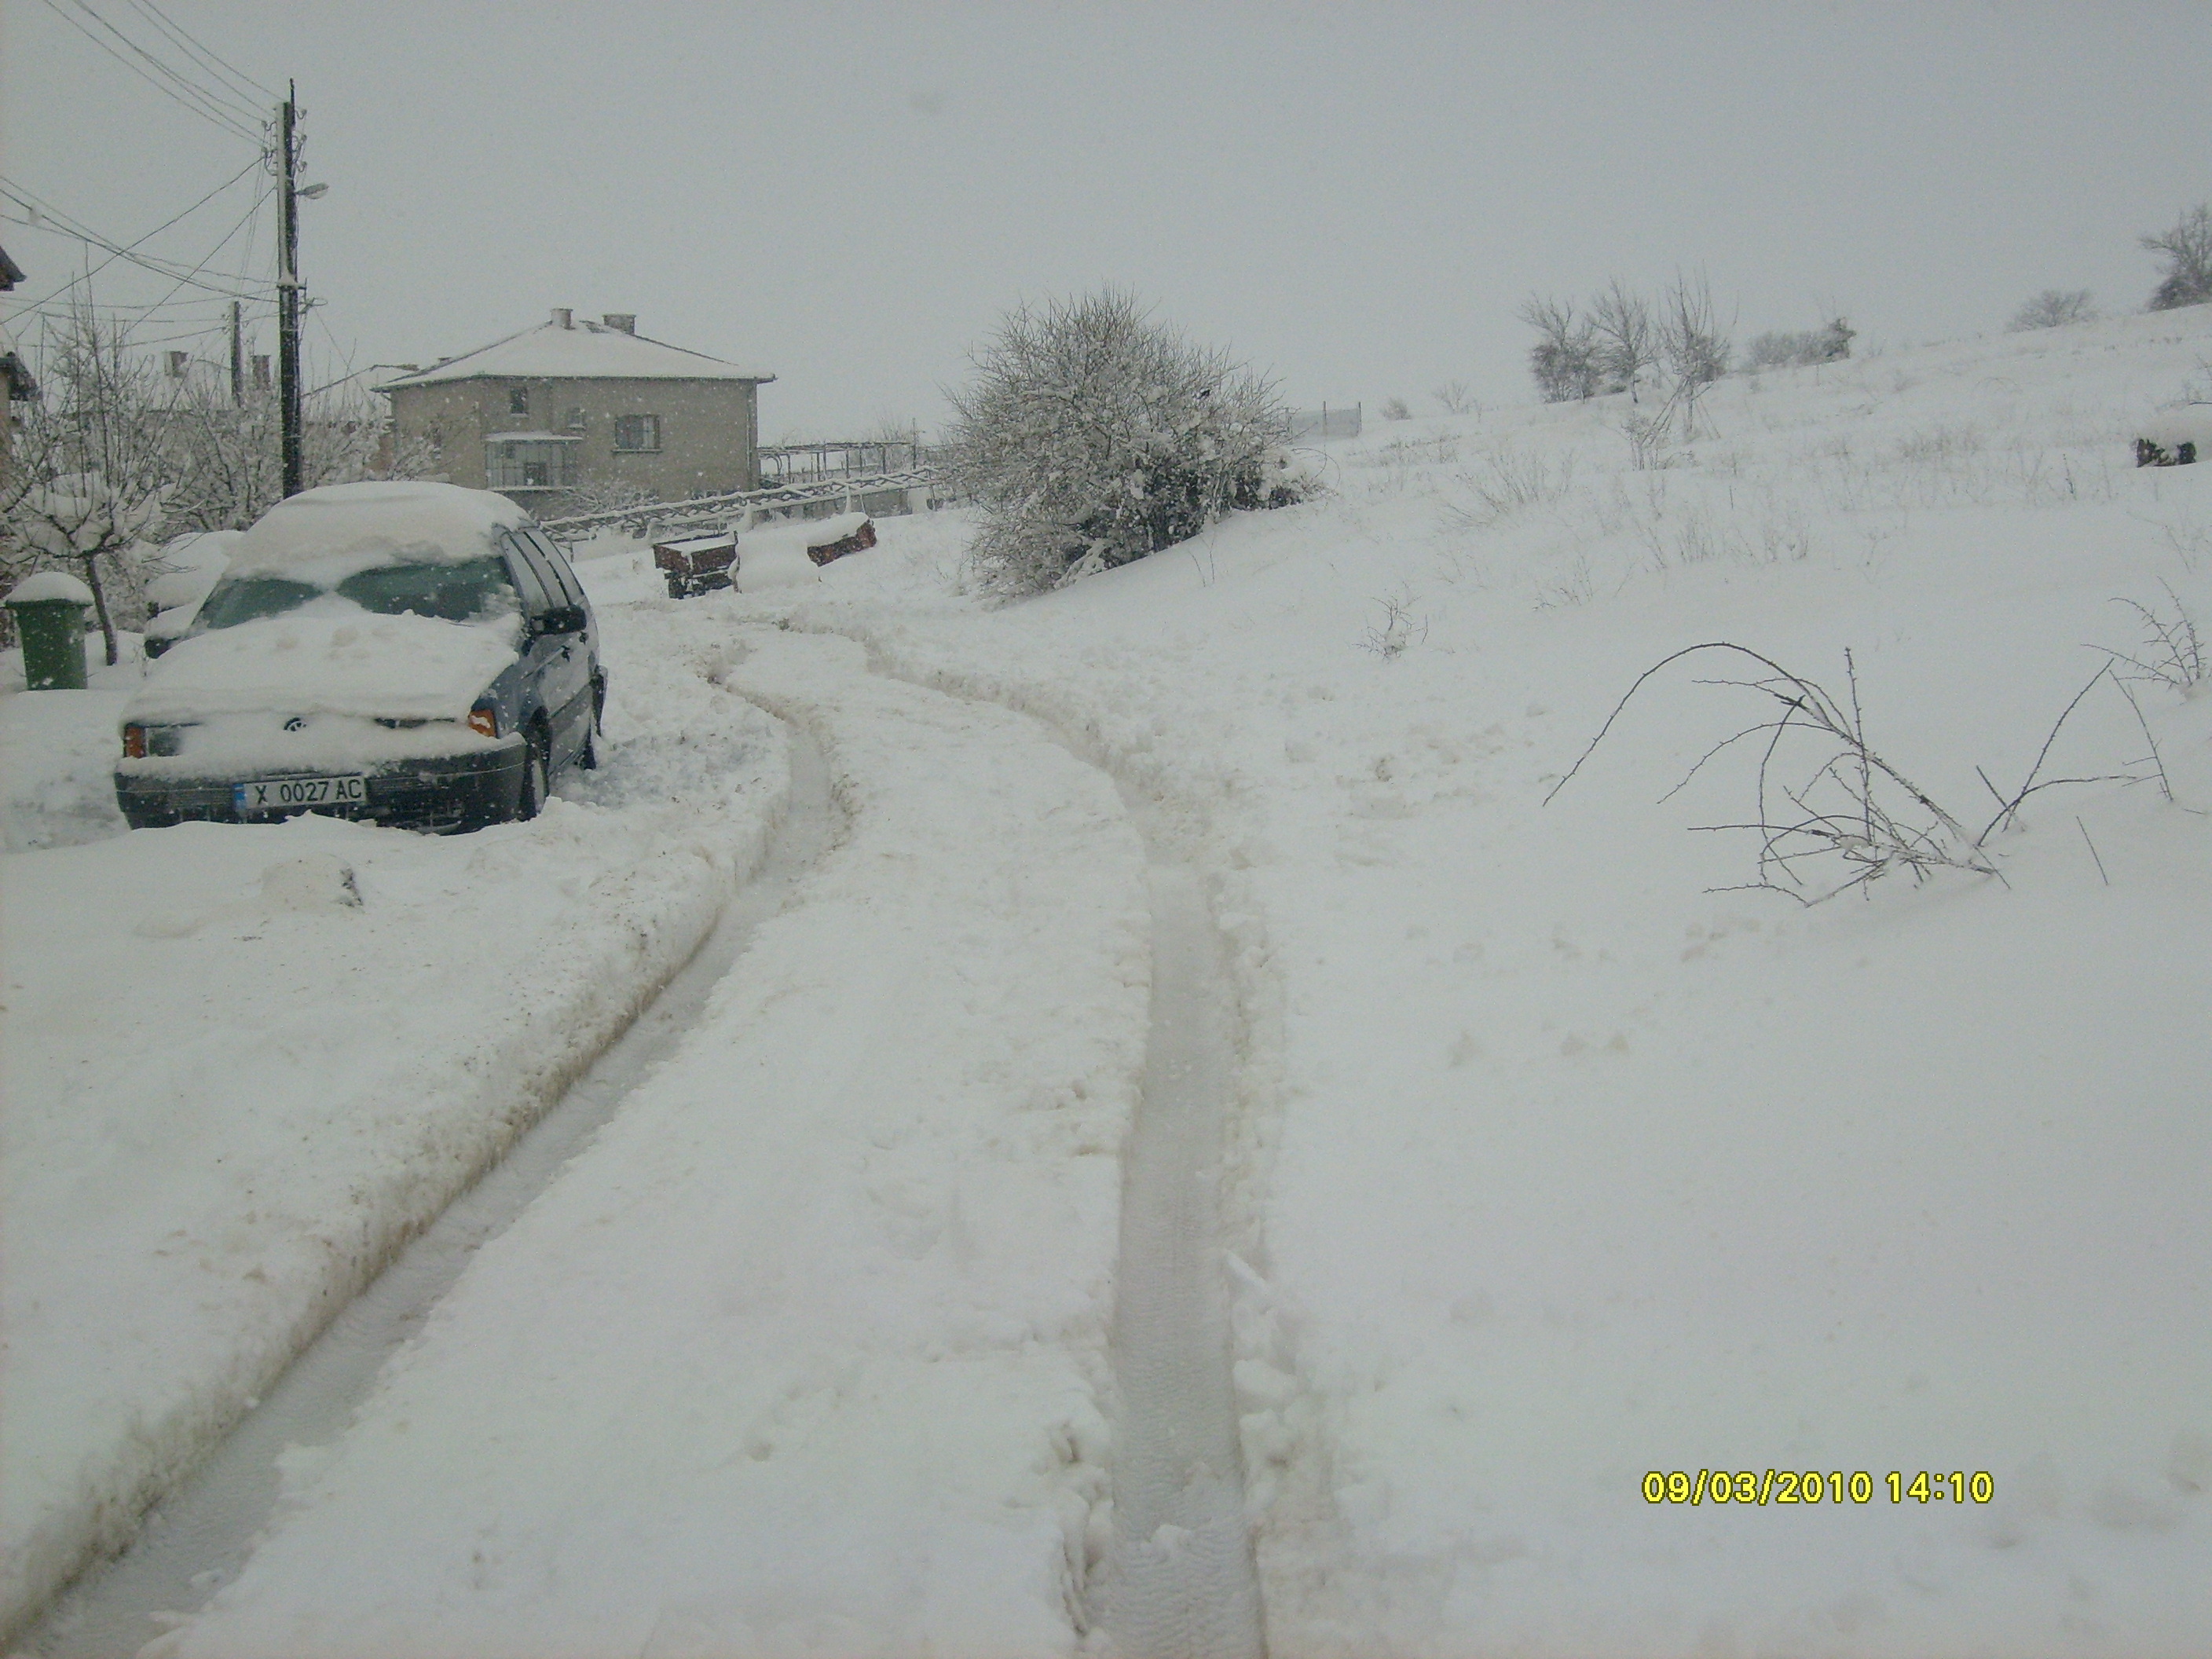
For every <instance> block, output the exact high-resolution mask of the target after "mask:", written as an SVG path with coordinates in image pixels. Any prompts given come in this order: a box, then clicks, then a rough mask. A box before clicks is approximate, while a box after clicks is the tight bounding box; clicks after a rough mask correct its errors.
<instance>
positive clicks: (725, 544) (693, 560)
mask: <svg viewBox="0 0 2212 1659" xmlns="http://www.w3.org/2000/svg"><path fill="white" fill-rule="evenodd" d="M737 557H738V538H737V537H736V536H735V535H734V534H733V533H732V532H728V531H724V532H722V533H721V534H720V535H719V536H687V537H685V538H684V539H683V540H681V541H673V542H655V543H654V544H653V563H655V564H657V565H659V567H660V568H661V570H662V572H663V573H664V574H665V575H666V576H667V578H668V594H669V597H670V598H671V599H687V598H689V597H690V595H692V594H694V593H705V592H710V591H711V590H713V589H714V588H717V587H727V586H729V585H730V567H731V565H732V564H734V563H735V562H737Z"/></svg>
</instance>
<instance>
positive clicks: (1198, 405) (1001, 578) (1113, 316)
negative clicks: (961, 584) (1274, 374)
mask: <svg viewBox="0 0 2212 1659" xmlns="http://www.w3.org/2000/svg"><path fill="white" fill-rule="evenodd" d="M974 361H975V368H976V378H975V381H974V382H973V383H972V384H971V385H969V386H967V387H966V388H964V389H963V390H962V391H959V392H955V393H953V394H952V397H951V403H952V408H953V413H954V416H955V425H954V427H953V429H952V431H951V436H950V442H949V445H948V453H947V457H946V470H947V471H948V472H949V473H950V475H951V483H952V486H953V489H954V492H955V493H956V494H958V495H965V496H967V497H969V498H970V499H972V500H974V501H976V502H977V503H978V504H979V506H980V507H981V527H980V528H979V530H978V532H977V534H976V537H975V544H974V545H973V546H972V547H971V548H970V550H969V566H970V569H971V573H972V574H973V577H974V579H975V582H976V584H977V586H979V587H981V588H982V589H983V590H985V591H986V592H993V593H996V594H999V595H1000V596H1002V597H1008V598H1011V597H1014V596H1017V595H1019V594H1024V593H1036V592H1043V591H1045V590H1046V589H1048V588H1052V587H1058V586H1065V585H1066V584H1067V583H1068V582H1071V581H1073V580H1076V579H1077V578H1079V577H1081V576H1087V575H1090V574H1092V573H1093V572H1096V571H1099V570H1107V569H1111V568H1114V567H1115V566H1116V565H1122V564H1127V563H1129V562H1132V561H1133V560H1136V559H1141V558H1143V557H1144V556H1146V554H1148V553H1154V552H1157V551H1158V550H1160V549H1161V548H1164V547H1169V546H1172V545H1173V544H1176V543H1177V542H1180V541H1184V540H1188V538H1190V537H1192V536H1194V535H1196V534H1197V533H1198V532H1200V531H1201V530H1203V529H1205V528H1206V526H1207V525H1209V524H1211V523H1212V522H1213V521H1214V520H1217V519H1218V518H1220V517H1221V516H1222V515H1223V514H1224V513H1229V512H1231V511H1233V510H1236V509H1238V508H1248V507H1282V506H1286V505H1288V504H1290V503H1291V502H1292V501H1299V500H1302V499H1304V496H1305V495H1307V494H1309V493H1310V489H1311V486H1310V481H1309V480H1308V479H1307V477H1306V476H1305V474H1304V472H1303V471H1301V470H1300V469H1299V468H1298V467H1297V465H1296V463H1295V462H1294V461H1293V460H1292V459H1291V456H1290V455H1289V453H1287V451H1286V450H1285V440H1286V438H1287V436H1288V434H1289V429H1290V428H1289V417H1288V415H1287V413H1286V411H1285V410H1284V408H1283V405H1282V403H1281V401H1280V399H1279V398H1277V396H1276V395H1275V391H1274V387H1273V386H1272V385H1271V384H1270V383H1269V382H1268V381H1267V380H1265V379H1263V378H1262V377H1261V376H1260V375H1258V374H1255V373H1253V372H1252V371H1251V370H1250V369H1249V368H1246V367H1245V366H1243V364H1241V363H1238V362H1236V361H1235V360H1233V359H1232V358H1231V356H1229V355H1228V354H1227V353H1226V352H1224V351H1221V350H1218V349H1212V348H1209V347H1205V346H1200V345H1197V344H1194V343H1192V342H1191V341H1189V340H1188V339H1186V338H1185V337H1183V336H1182V335H1181V334H1180V333H1178V332H1176V331H1175V330H1173V329H1171V328H1170V327H1168V326H1166V325H1164V324H1161V323H1158V322H1155V321H1154V320H1153V319H1152V318H1151V317H1150V316H1148V315H1147V314H1146V312H1145V311H1144V309H1143V308H1142V307H1140V306H1139V304H1138V302H1137V300H1136V298H1135V296H1134V295H1131V294H1128V293H1126V292H1123V291H1121V290H1117V289H1106V290H1104V291H1103V292H1101V293H1098V294H1095V295H1089V296H1087V297H1085V298H1083V299H1079V300H1067V301H1052V302H1050V303H1048V304H1047V305H1045V306H1044V307H1042V308H1039V309H1032V308H1031V307H1028V306H1022V307H1018V308H1017V309H1015V310H1014V311H1013V312H1012V313H1009V314H1008V315H1007V317H1006V319H1005V321H1004V322H1003V323H1001V325H1000V328H999V331H998V333H997V334H996V335H995V336H994V337H992V338H991V339H990V340H989V341H988V342H987V343H986V344H985V345H983V346H982V347H981V349H979V350H978V351H977V352H976V353H975V359H974Z"/></svg>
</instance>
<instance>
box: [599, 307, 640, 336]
mask: <svg viewBox="0 0 2212 1659" xmlns="http://www.w3.org/2000/svg"><path fill="white" fill-rule="evenodd" d="M599 320H600V321H601V322H603V323H605V325H607V326H608V327H609V328H611V329H614V330H616V331H617V332H619V333H623V334H635V333H636V332H637V313H635V311H609V312H604V313H601V314H600V317H599Z"/></svg>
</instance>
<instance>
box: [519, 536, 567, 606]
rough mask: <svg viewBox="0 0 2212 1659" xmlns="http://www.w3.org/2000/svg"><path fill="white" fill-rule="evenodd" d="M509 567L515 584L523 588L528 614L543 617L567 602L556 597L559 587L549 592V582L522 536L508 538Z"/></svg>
mask: <svg viewBox="0 0 2212 1659" xmlns="http://www.w3.org/2000/svg"><path fill="white" fill-rule="evenodd" d="M507 570H508V571H509V573H510V574H513V577H514V585H515V586H517V587H519V588H520V589H521V590H522V608H523V610H524V611H525V612H526V613H527V614H528V615H530V616H532V617H542V616H544V614H545V613H546V612H547V611H550V610H551V609H552V608H553V607H554V606H555V605H565V604H566V603H567V601H566V600H565V599H560V598H558V597H556V595H557V594H558V592H559V590H558V589H555V590H553V592H547V583H546V580H545V579H544V576H542V575H540V574H538V565H537V561H536V559H535V558H534V557H533V556H532V553H531V550H530V548H529V546H528V544H526V543H525V542H524V541H523V540H522V539H521V538H520V537H517V536H509V537H508V538H507Z"/></svg>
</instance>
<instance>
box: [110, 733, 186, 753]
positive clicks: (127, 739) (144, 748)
mask: <svg viewBox="0 0 2212 1659" xmlns="http://www.w3.org/2000/svg"><path fill="white" fill-rule="evenodd" d="M184 747H185V728H184V727H183V726H138V725H131V726H125V727H124V728H123V753H124V756H125V758H126V759H130V760H144V759H145V758H146V757H147V756H149V755H178V754H182V753H183V752H184Z"/></svg>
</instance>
